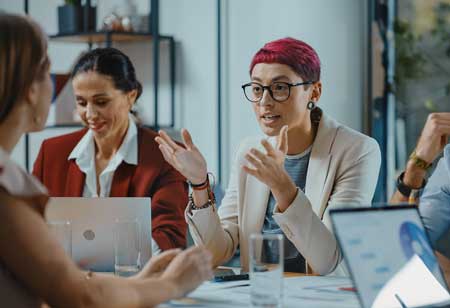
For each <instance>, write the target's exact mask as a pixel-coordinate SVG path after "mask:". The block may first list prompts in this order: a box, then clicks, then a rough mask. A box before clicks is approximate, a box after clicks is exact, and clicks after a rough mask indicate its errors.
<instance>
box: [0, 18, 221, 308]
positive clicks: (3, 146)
mask: <svg viewBox="0 0 450 308" xmlns="http://www.w3.org/2000/svg"><path fill="white" fill-rule="evenodd" d="M0 29H1V31H0V67H1V68H2V69H1V70H0V298H1V306H2V307H41V304H42V302H46V303H47V304H49V305H50V306H51V307H153V306H155V305H157V304H159V303H162V302H164V301H167V300H169V299H171V298H175V297H180V296H182V295H184V294H185V293H187V292H189V291H191V290H193V289H194V288H195V287H197V286H198V285H199V284H200V283H201V282H202V281H203V280H204V279H207V278H209V277H210V276H211V272H212V271H211V257H210V255H209V254H208V253H207V252H206V250H205V249H204V248H198V247H196V248H194V249H189V250H186V251H183V252H181V251H180V250H178V249H172V250H169V251H166V252H164V253H162V254H161V255H159V256H156V257H153V258H152V259H151V260H150V261H149V262H148V263H147V265H146V266H145V267H144V268H143V269H142V271H141V272H140V273H139V274H138V275H136V276H134V277H132V278H129V279H124V278H120V277H115V276H111V275H101V274H93V273H90V272H88V273H86V272H83V271H81V270H80V269H79V268H78V267H77V266H76V265H75V263H74V262H73V261H72V260H71V259H70V258H69V257H68V256H67V255H66V254H65V252H64V249H63V248H62V247H61V246H60V245H59V244H58V242H57V240H56V238H54V237H53V236H52V235H51V233H50V230H49V228H48V226H47V224H46V222H45V220H44V212H45V207H46V204H47V201H48V194H47V190H46V189H45V187H44V186H43V185H42V184H41V183H39V181H38V180H37V179H36V178H35V177H33V176H31V175H29V174H27V173H26V172H25V171H24V170H23V169H22V168H21V167H20V166H18V165H17V164H16V163H14V162H13V160H12V159H11V158H10V153H11V151H12V150H13V149H14V147H15V146H16V144H17V143H18V141H19V140H20V138H21V137H22V136H23V134H24V133H27V132H35V131H40V130H42V129H43V128H44V126H45V122H46V119H47V115H48V110H49V107H50V100H51V95H52V82H51V79H50V73H49V67H50V63H49V59H48V56H47V41H46V38H45V36H44V34H43V33H42V31H41V29H40V28H39V26H38V25H37V24H36V23H34V22H33V21H32V20H30V19H29V18H26V17H22V16H16V15H9V14H3V13H0ZM58 176H62V174H58Z"/></svg>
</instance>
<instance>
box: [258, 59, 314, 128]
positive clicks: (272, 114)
mask: <svg viewBox="0 0 450 308" xmlns="http://www.w3.org/2000/svg"><path fill="white" fill-rule="evenodd" d="M251 79H252V81H253V82H258V83H260V84H262V85H263V86H268V85H270V84H272V83H274V82H287V83H291V84H295V83H300V82H305V81H308V80H303V79H302V78H301V77H300V76H298V75H297V74H296V73H295V72H294V71H293V70H292V69H291V68H290V67H289V66H288V65H285V64H279V63H258V64H256V65H255V67H254V68H253V71H252V75H251ZM313 88H314V86H309V87H307V88H305V86H297V87H291V89H290V96H289V98H288V99H287V100H286V101H284V102H281V103H279V102H276V101H275V100H274V99H273V98H272V97H271V96H270V93H269V91H267V90H265V91H264V94H263V97H262V99H261V101H260V102H259V103H252V105H253V110H254V112H255V115H256V119H257V120H258V123H259V125H260V127H261V129H262V131H263V132H264V133H265V134H266V135H268V136H275V135H278V133H279V132H280V129H281V128H282V127H283V126H284V125H288V127H289V130H291V129H296V128H300V129H305V130H306V129H307V128H308V127H309V126H310V125H311V121H310V118H309V114H310V113H309V110H308V109H307V108H306V106H307V104H308V102H309V101H310V100H314V101H317V99H318V98H317V99H316V98H314V97H313V95H312V94H313V92H314V91H313Z"/></svg>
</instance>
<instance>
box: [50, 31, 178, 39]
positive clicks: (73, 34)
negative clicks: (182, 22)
mask: <svg viewBox="0 0 450 308" xmlns="http://www.w3.org/2000/svg"><path fill="white" fill-rule="evenodd" d="M101 34H104V35H111V36H114V35H126V36H135V37H140V36H154V34H153V33H152V32H124V31H87V32H74V33H56V34H52V35H50V36H49V37H50V39H58V38H70V37H76V36H89V35H101ZM158 37H159V39H160V40H170V39H173V36H171V35H158Z"/></svg>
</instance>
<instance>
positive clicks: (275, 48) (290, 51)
mask: <svg viewBox="0 0 450 308" xmlns="http://www.w3.org/2000/svg"><path fill="white" fill-rule="evenodd" d="M258 63H280V64H286V65H288V66H289V67H290V68H292V70H293V71H294V72H295V73H296V74H297V75H299V76H300V77H301V78H302V79H303V81H314V82H316V81H319V80H320V59H319V56H318V55H317V53H316V51H315V50H314V48H312V47H311V46H309V45H308V44H306V43H305V42H303V41H300V40H296V39H294V38H291V37H287V38H282V39H279V40H275V41H272V42H269V43H267V44H265V45H264V46H263V47H262V48H261V49H260V50H258V52H257V53H256V54H255V55H254V56H253V59H252V63H251V64H250V75H251V74H252V71H253V68H254V67H255V65H256V64H258Z"/></svg>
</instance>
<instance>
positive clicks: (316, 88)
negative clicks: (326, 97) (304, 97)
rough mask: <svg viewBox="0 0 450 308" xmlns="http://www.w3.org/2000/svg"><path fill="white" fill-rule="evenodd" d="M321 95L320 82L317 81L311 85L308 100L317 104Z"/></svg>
mask: <svg viewBox="0 0 450 308" xmlns="http://www.w3.org/2000/svg"><path fill="white" fill-rule="evenodd" d="M321 95H322V82H321V81H317V82H315V83H314V84H313V85H312V90H311V98H310V101H312V102H314V103H315V104H317V102H318V101H319V99H320V96H321Z"/></svg>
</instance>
